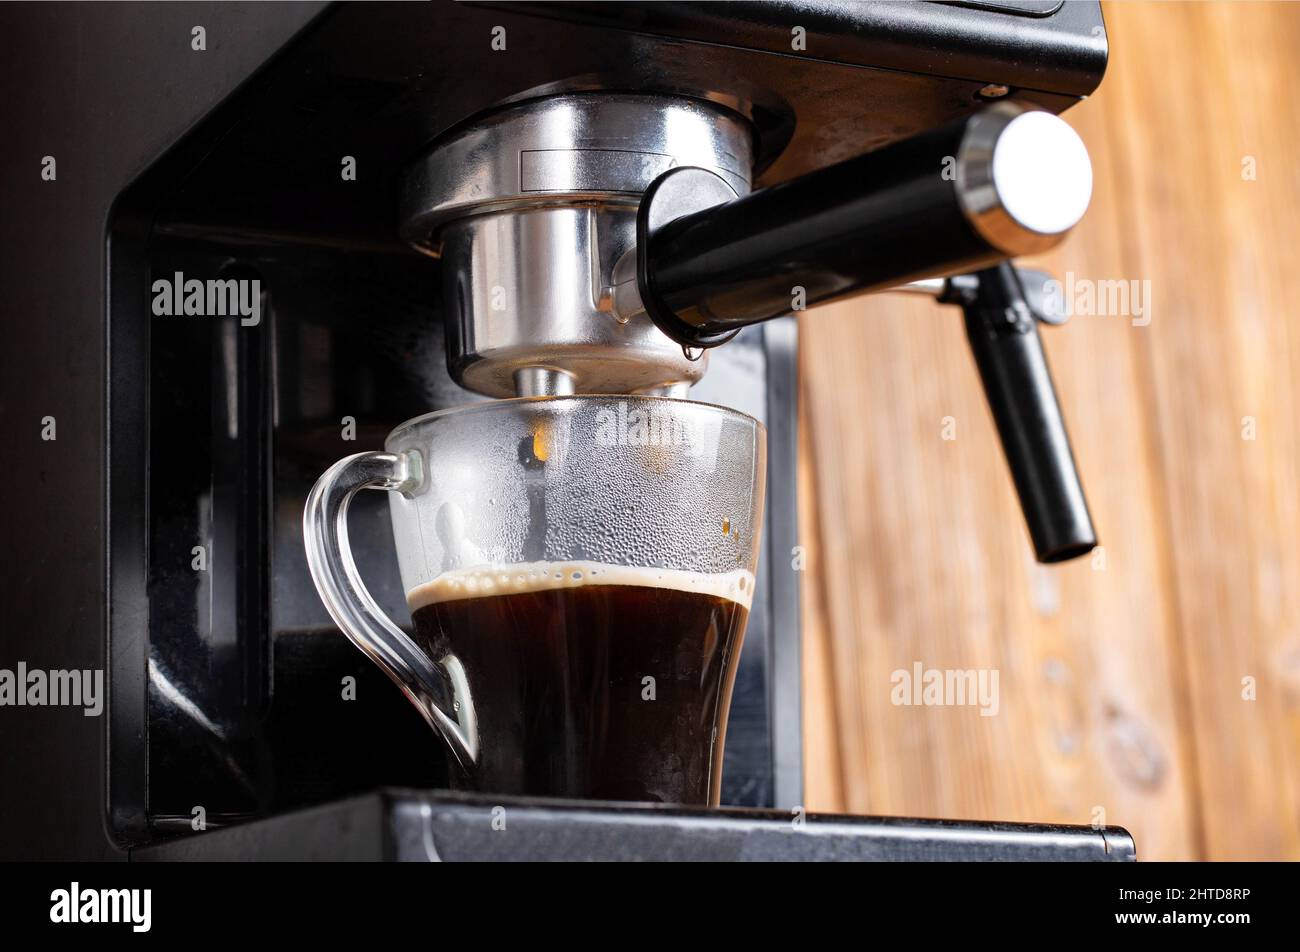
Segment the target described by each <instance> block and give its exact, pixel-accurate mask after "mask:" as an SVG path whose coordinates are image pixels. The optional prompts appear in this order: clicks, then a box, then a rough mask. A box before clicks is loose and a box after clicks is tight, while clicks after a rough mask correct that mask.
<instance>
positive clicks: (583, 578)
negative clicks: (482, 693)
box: [406, 561, 754, 612]
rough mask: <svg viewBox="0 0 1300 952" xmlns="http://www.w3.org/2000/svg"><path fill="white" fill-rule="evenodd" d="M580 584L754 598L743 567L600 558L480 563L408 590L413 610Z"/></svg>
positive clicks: (746, 601)
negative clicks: (691, 567)
mask: <svg viewBox="0 0 1300 952" xmlns="http://www.w3.org/2000/svg"><path fill="white" fill-rule="evenodd" d="M584 585H634V586H639V587H641V588H666V589H671V590H673V591H677V592H698V593H699V594H701V595H713V596H715V597H717V598H722V599H726V600H727V601H732V602H735V603H736V604H737V605H740V606H741V607H742V608H744V609H745V610H746V611H748V610H749V606H750V602H751V601H752V600H753V597H754V575H753V573H752V572H750V571H748V570H747V569H736V570H735V571H732V572H723V573H719V574H710V573H708V572H688V571H685V570H683V569H656V568H646V567H644V566H636V565H609V564H606V563H604V562H585V561H574V562H524V563H520V564H519V565H482V566H475V567H474V568H468V569H455V570H453V571H451V572H444V573H443V574H442V575H439V576H438V577H437V578H435V579H434V580H433V581H431V582H425V583H424V584H423V585H417V586H416V587H415V588H413V589H411V591H409V592H407V594H406V604H407V605H408V606H409V607H410V609H411V611H412V612H415V611H418V610H419V609H421V608H424V607H425V606H426V605H432V604H435V603H437V602H449V601H453V600H455V599H459V598H484V597H487V596H492V595H523V594H527V593H530V592H548V591H553V590H559V589H565V588H581V587H582V586H584Z"/></svg>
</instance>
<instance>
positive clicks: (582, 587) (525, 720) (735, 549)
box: [303, 396, 766, 805]
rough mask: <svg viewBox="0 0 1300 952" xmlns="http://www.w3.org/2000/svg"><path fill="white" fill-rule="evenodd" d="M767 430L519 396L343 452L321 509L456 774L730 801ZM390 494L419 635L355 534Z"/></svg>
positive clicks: (352, 612)
mask: <svg viewBox="0 0 1300 952" xmlns="http://www.w3.org/2000/svg"><path fill="white" fill-rule="evenodd" d="M765 472H766V434H765V431H764V429H763V426H762V424H760V423H759V422H758V421H756V420H754V419H753V418H752V417H749V416H746V415H745V414H742V413H739V412H736V411H734V410H730V409H726V408H723V407H718V406H713V405H710V404H703V403H697V402H692V401H686V400H677V399H672V398H668V397H648V396H566V397H541V398H520V399H513V400H498V401H491V402H485V403H480V404H472V405H469V406H464V407H458V408H455V409H451V410H443V411H439V412H436V413H431V414H428V415H426V416H422V417H418V418H416V419H413V420H410V421H408V422H406V423H404V424H402V425H401V426H399V427H398V428H397V429H395V430H394V431H393V432H392V433H391V434H389V436H388V438H387V440H386V441H385V449H384V452H382V453H381V452H371V453H360V454H357V455H355V456H350V457H348V458H346V459H343V460H340V461H339V462H338V463H336V464H335V465H334V466H332V467H331V468H330V469H329V470H327V471H326V472H325V473H324V475H322V476H321V478H320V479H319V481H318V482H317V484H316V486H315V487H314V488H313V490H312V492H311V495H310V496H309V498H308V501H307V507H306V511H305V513H304V520H303V525H304V536H305V541H306V546H307V557H308V563H309V565H310V568H311V573H312V577H313V580H314V581H315V583H316V587H317V590H318V591H319V592H320V595H321V598H322V600H323V601H324V603H325V605H326V607H327V608H328V609H329V612H330V614H331V615H332V616H333V618H334V620H335V622H337V624H338V625H339V627H340V628H341V629H342V630H343V632H344V633H345V634H346V635H347V636H348V637H349V638H350V639H351V640H352V641H353V642H354V643H355V644H356V645H357V646H358V647H359V648H360V649H361V650H362V651H364V652H365V653H366V654H367V655H368V656H369V657H370V658H371V659H372V660H374V661H375V662H376V663H377V664H378V665H379V666H380V667H381V668H382V669H383V670H384V671H385V672H387V674H388V675H389V676H390V677H391V678H392V679H393V680H394V681H395V682H396V683H397V684H398V686H399V687H401V689H402V690H403V692H404V693H405V694H406V696H407V697H408V698H409V699H410V700H411V701H412V702H413V703H414V704H415V706H416V707H417V708H418V709H419V710H420V712H421V714H423V715H424V717H425V719H426V720H427V721H428V722H429V724H430V725H431V726H432V727H434V728H435V729H436V730H437V731H438V732H439V733H440V734H441V735H442V736H443V737H444V738H445V739H446V741H447V743H448V744H449V745H450V748H451V751H452V753H453V754H454V759H455V763H456V765H457V767H458V769H457V771H456V775H455V778H454V785H456V786H458V787H462V788H465V789H470V790H478V791H483V792H491V793H502V794H518V795H531V796H544V797H562V798H577V799H605V800H636V801H652V802H660V803H678V804H698V805H704V804H708V805H716V804H717V803H718V797H719V791H720V788H721V768H722V753H723V743H724V739H725V735H726V727H727V712H728V708H729V705H730V702H731V692H732V686H733V683H734V680H735V673H736V666H737V663H738V660H739V656H740V649H741V644H742V640H743V637H744V629H745V622H746V620H747V618H748V614H749V607H750V602H751V599H752V598H753V592H754V572H755V570H756V567H757V559H758V551H759V548H758V546H759V532H760V529H761V525H762V511H763V494H764V475H765ZM362 488H375V489H385V490H389V491H390V502H391V511H392V524H393V535H394V538H395V542H396V545H397V556H398V565H399V568H400V571H401V577H402V583H403V588H404V590H405V592H406V597H407V603H408V605H409V607H410V609H411V620H412V630H411V634H409V635H408V634H406V633H405V632H403V631H402V630H401V629H400V628H399V627H398V626H397V625H396V624H394V623H393V621H392V620H391V619H389V618H388V617H387V616H385V615H384V613H383V612H382V611H381V610H380V609H379V607H378V606H377V605H376V604H375V602H374V600H373V599H372V598H371V596H370V595H369V593H368V592H367V591H366V589H365V585H364V584H363V582H362V581H361V577H360V574H359V572H358V569H357V566H356V565H355V563H354V562H353V559H352V555H351V553H350V551H349V548H348V542H347V509H348V502H349V500H350V499H351V497H352V495H353V494H354V493H355V492H356V491H357V490H358V489H362Z"/></svg>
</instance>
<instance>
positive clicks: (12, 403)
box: [0, 0, 1113, 858]
mask: <svg viewBox="0 0 1300 952" xmlns="http://www.w3.org/2000/svg"><path fill="white" fill-rule="evenodd" d="M0 22H3V23H4V24H5V25H6V29H5V31H4V33H5V35H6V36H7V38H8V39H9V41H10V44H11V46H12V52H11V53H10V55H9V56H8V57H7V61H6V63H5V66H4V67H3V68H4V70H5V74H6V99H7V100H8V101H9V102H10V105H11V107H13V113H12V115H11V118H10V120H9V122H8V125H9V128H10V133H11V135H10V137H9V141H8V143H7V144H6V145H5V146H4V147H3V149H4V151H3V157H4V172H5V176H4V178H5V185H4V188H5V190H6V201H5V208H6V214H5V216H4V218H3V221H0V229H3V241H4V245H3V246H4V255H3V268H4V271H5V278H6V280H5V281H4V287H5V288H6V292H7V293H6V303H5V316H4V321H5V327H6V330H7V331H8V332H9V335H10V341H11V346H10V348H8V353H7V356H6V368H5V374H4V376H5V395H4V402H3V405H2V406H0V413H2V414H3V416H4V419H5V422H6V423H7V424H9V425H10V430H9V432H12V433H15V434H20V436H19V437H18V443H17V445H18V446H20V447H22V448H23V450H24V451H23V452H22V453H20V454H17V456H18V457H20V458H21V459H22V460H24V461H26V462H25V463H24V465H22V466H18V465H15V464H12V463H11V465H10V466H7V467H5V476H4V479H5V485H4V498H5V499H6V500H7V508H8V509H9V511H10V514H9V517H8V519H7V522H8V525H9V533H8V538H7V539H6V543H7V544H6V545H5V546H4V547H3V551H4V553H5V554H4V558H5V560H6V562H7V563H8V567H7V568H6V569H5V570H4V572H3V573H2V577H3V580H4V582H3V584H4V586H5V597H4V599H3V602H2V603H0V613H2V614H3V618H2V619H0V630H3V632H4V634H3V657H0V666H3V667H13V666H14V665H15V664H16V663H17V662H18V661H20V660H21V661H24V662H26V663H28V664H30V665H32V666H34V667H42V668H48V669H56V668H61V669H88V670H101V671H103V672H104V681H105V684H106V686H107V690H108V699H107V704H106V706H105V709H104V711H103V714H102V715H101V716H99V717H83V716H82V714H81V712H80V711H79V710H48V709H46V710H38V709H28V710H25V711H24V710H6V711H5V712H4V715H3V718H2V719H0V762H3V763H4V764H5V766H6V774H7V775H8V776H9V777H10V778H14V777H19V778H28V779H27V780H25V781H23V782H19V783H13V782H11V783H9V784H6V789H5V791H4V792H3V793H2V794H0V828H2V829H3V836H2V837H0V839H2V840H3V842H4V844H5V852H6V853H7V854H10V855H14V856H31V857H85V858H89V857H122V856H125V855H127V852H128V851H129V850H130V849H132V848H137V847H147V846H149V845H150V844H158V843H165V842H168V841H173V840H174V839H175V838H185V837H189V836H192V835H193V834H195V833H196V832H199V831H201V832H202V833H203V835H211V834H212V831H216V830H220V829H222V828H225V827H229V826H232V825H236V824H241V823H245V822H246V821H250V820H259V825H258V826H249V827H245V829H248V830H253V831H254V832H253V834H252V835H253V836H254V837H257V836H258V835H259V834H258V833H257V832H256V831H257V830H258V829H259V828H260V829H264V830H266V831H267V832H266V834H265V837H264V840H263V842H264V843H272V842H276V843H278V842H279V840H278V839H277V833H276V832H275V827H274V824H275V822H276V821H275V817H277V816H278V815H280V814H283V813H286V812H290V811H295V810H298V809H300V808H306V807H312V806H317V805H322V804H327V803H337V802H338V801H341V800H345V799H346V798H350V797H359V796H361V795H365V794H368V793H370V792H371V791H374V790H377V789H381V788H390V787H402V788H414V789H421V790H431V789H438V788H440V787H443V786H445V785H446V783H447V764H446V758H445V755H444V752H443V750H442V741H441V740H440V739H439V738H437V737H435V736H434V735H433V734H432V733H431V732H430V731H429V729H428V728H427V726H426V725H425V724H424V722H423V721H422V720H421V719H420V718H419V716H418V714H417V713H416V712H415V711H414V709H412V708H411V707H410V705H409V704H408V703H407V702H406V701H405V699H403V698H402V697H401V695H400V693H399V692H398V690H397V689H396V688H395V687H394V686H393V685H391V684H390V683H389V682H388V681H387V680H386V679H385V678H384V677H383V675H382V674H381V672H380V671H379V670H378V669H377V668H376V667H374V665H372V664H371V663H370V662H369V661H368V660H367V659H366V658H364V657H363V656H362V655H361V653H360V652H358V651H357V650H356V649H354V648H353V647H352V646H351V644H350V643H348V642H347V640H346V639H345V638H344V637H343V636H342V635H341V634H340V633H339V632H338V630H337V629H336V628H335V627H334V625H333V623H332V622H331V621H330V619H329V617H328V615H327V614H326V612H325V609H324V607H323V606H322V604H321V602H320V600H319V598H318V597H317V595H316V592H315V590H314V588H313V586H312V583H311V579H310V577H309V575H308V572H307V566H306V562H305V557H304V554H303V545H302V538H301V513H302V508H303V501H304V499H305V497H306V494H307V492H308V491H309V490H310V488H311V485H312V483H313V481H314V480H315V478H316V476H317V475H319V473H320V472H321V471H322V470H323V469H324V468H325V467H327V466H328V465H329V464H330V463H332V462H333V461H334V460H336V459H338V458H339V457H340V456H343V455H346V454H348V453H351V452H358V451H360V450H364V449H372V448H376V447H378V446H380V445H381V444H382V441H383V438H384V436H385V434H386V433H387V432H388V431H389V430H390V429H391V428H392V427H393V426H394V425H396V424H397V423H399V422H401V421H402V420H405V419H407V418H409V417H412V416H415V415H418V414H420V413H423V412H426V411H428V410H431V409H438V408H442V407H447V406H454V405H457V404H461V403H465V402H469V401H472V400H477V399H482V398H481V397H477V396H475V395H473V394H471V393H469V392H467V391H465V390H462V389H461V388H460V387H459V386H457V384H456V383H455V382H454V381H453V380H452V378H451V377H450V376H449V374H448V371H447V368H446V361H445V358H444V340H443V326H442V320H441V315H440V313H439V308H440V300H441V296H440V293H439V290H438V289H439V286H440V281H441V275H440V274H439V269H440V267H441V264H440V262H438V261H436V260H434V259H431V258H429V257H426V256H423V255H420V254H417V253H416V252H415V251H413V250H412V249H411V248H410V247H408V246H407V245H406V244H405V243H404V242H403V241H402V240H401V239H400V237H399V235H398V228H397V225H398V212H397V208H398V202H399V196H398V189H399V179H400V175H401V172H402V169H403V168H404V167H405V166H406V165H407V163H409V162H410V161H411V160H412V159H413V158H414V157H415V156H417V155H418V154H420V153H421V151H422V150H424V149H425V148H426V147H427V146H428V144H429V143H430V142H432V141H434V140H435V139H437V138H438V137H439V136H442V135H444V134H446V133H448V132H449V131H454V130H455V129H456V128H457V127H458V126H460V125H462V124H463V123H465V122H466V121H467V120H468V119H470V118H471V117H473V116H476V115H479V114H482V113H484V112H485V111H488V110H492V109H497V108H501V107H504V106H507V105H509V104H513V103H518V102H524V101H527V100H530V99H535V98H538V97H541V96H549V95H555V94H559V93H570V92H593V91H602V90H608V91H613V92H623V93H626V92H634V93H645V92H649V93H659V94H671V95H679V96H687V97H692V98H696V99H703V100H707V101H710V102H713V103H716V104H719V105H722V106H725V107H726V108H728V109H732V110H734V111H736V112H738V113H740V114H741V115H743V116H744V117H745V118H746V119H747V120H748V121H749V122H750V123H751V124H752V127H753V129H754V133H755V163H756V164H755V184H756V185H758V186H765V185H773V184H777V183H780V182H784V181H787V180H789V179H792V178H794V177H796V176H800V175H803V174H805V173H808V172H812V171H815V170H818V169H820V168H823V167H825V166H828V165H830V164H832V163H835V162H838V161H841V160H844V159H848V158H851V157H853V156H857V155H860V154H862V153H865V152H868V151H871V150H874V149H877V148H880V147H881V146H884V145H886V144H889V143H891V142H894V141H896V140H901V139H905V138H907V137H909V136H912V135H914V134H917V133H920V132H924V131H926V130H928V129H932V128H934V127H936V126H940V125H942V124H943V123H945V122H948V121H950V120H953V119H956V118H959V117H962V116H964V115H967V114H970V113H972V112H973V111H976V110H979V109H980V108H981V107H982V106H984V105H986V104H987V103H988V101H989V98H990V97H994V98H1003V97H1009V98H1012V99H1015V100H1018V101H1021V102H1024V103H1028V104H1033V105H1036V106H1038V107H1041V108H1044V109H1046V110H1048V111H1050V112H1060V111H1062V110H1064V109H1066V108H1068V107H1069V106H1070V105H1072V104H1073V103H1075V102H1077V101H1078V100H1079V99H1080V98H1082V97H1084V96H1086V95H1088V94H1089V93H1090V92H1091V91H1092V90H1093V89H1094V88H1095V87H1096V86H1097V84H1098V83H1099V82H1100V79H1101V75H1102V72H1103V71H1104V68H1105V62H1106V38H1105V33H1104V29H1103V26H1102V21H1101V14H1100V9H1099V6H1098V4H1096V3H1092V2H1074V3H1066V4H1063V5H1062V4H1061V3H1059V2H1050V0H1048V2H1028V3H1010V2H969V3H963V4H939V3H929V2H897V3H896V2H889V3H826V2H775V3H751V2H734V3H728V4H716V3H655V4H645V5H641V4H622V3H545V2H543V3H491V4H459V3H449V2H448V3H441V2H439V3H427V4H414V3H411V4H407V3H400V4H399V3H393V4H383V3H381V4H331V5H320V4H248V5H244V4H193V5H158V6H155V5H133V4H124V5H104V6H99V7H96V6H93V5H87V6H78V7H76V8H73V9H62V10H60V9H57V8H56V9H43V10H42V9H37V8H35V7H25V6H22V7H12V6H9V7H7V8H6V9H4V10H3V11H0ZM47 156H52V157H54V158H55V159H56V161H57V176H56V178H55V179H54V180H52V181H43V180H42V179H41V177H40V174H39V173H40V170H41V168H43V167H44V166H43V165H42V162H43V160H44V158H45V157H47ZM29 180H30V181H29ZM11 193H12V194H11ZM159 277H165V278H168V279H172V278H176V279H177V280H198V281H202V282H208V281H224V280H231V279H239V280H245V281H254V280H255V281H257V282H258V286H259V288H260V299H259V301H258V308H257V314H258V317H257V320H256V322H253V321H251V320H249V319H247V318H245V319H242V320H241V317H240V316H239V315H232V316H227V317H217V318H213V317H198V316H185V315H184V314H159V313H158V310H159V308H158V307H157V306H156V303H155V301H154V294H153V292H152V290H151V288H152V287H153V282H154V281H155V280H156V279H158V278H159ZM795 345H796V338H795V330H794V325H793V319H791V318H783V319H780V320H775V321H769V322H767V323H765V324H762V325H756V326H753V327H748V328H746V329H744V330H743V331H742V332H741V333H740V335H739V336H738V337H737V338H736V340H735V341H733V342H731V343H729V344H728V345H727V346H725V347H722V348H719V349H717V350H716V351H714V352H713V353H712V354H711V360H712V364H711V369H710V370H709V373H708V375H707V376H706V378H705V379H704V380H703V382H701V383H700V384H699V385H698V386H696V387H695V388H694V389H693V390H692V391H691V396H692V398H693V399H700V400H706V401H711V402H716V403H722V404H726V405H729V406H733V407H736V408H738V409H741V410H744V411H746V412H748V413H751V414H752V415H754V416H756V417H758V418H760V419H761V420H763V421H764V423H765V424H766V425H767V427H768V431H769V473H768V499H767V521H766V527H765V530H764V551H763V555H762V560H761V570H760V576H759V579H758V588H757V596H756V598H755V602H754V608H753V611H752V614H751V617H750V623H749V630H748V636H747V638H746V643H745V649H744V653H743V657H742V661H741V666H740V671H739V676H738V681H737V687H736V694H735V699H734V702H733V708H732V713H731V718H730V727H729V736H728V741H727V748H726V765H725V771H724V786H723V796H722V802H723V804H724V806H735V807H762V808H777V809H781V810H789V809H791V808H796V807H797V806H798V805H799V804H800V803H801V801H802V773H803V756H802V749H801V725H800V710H801V699H800V670H799V655H800V632H799V604H798V598H799V566H800V560H799V559H798V545H799V537H798V532H797V527H796V523H795V512H796V501H797V484H796V478H795V477H796V456H795V453H796V429H795V419H796V399H795V353H796V352H795ZM47 417H50V418H53V419H54V420H55V421H56V423H57V438H56V439H53V440H51V439H47V438H43V436H42V434H43V433H45V432H46V428H45V427H44V426H43V423H42V421H44V420H45V419H46V418H47ZM29 438H30V444H31V445H29ZM14 462H15V463H16V462H17V460H15V461H14ZM366 496H369V497H371V498H364V497H366ZM18 500H23V501H22V502H21V503H20V502H18ZM351 531H352V545H353V549H354V551H355V552H356V555H357V560H358V562H359V564H361V565H362V566H363V572H364V574H365V576H366V578H367V582H368V584H369V586H370V589H371V591H372V593H373V594H374V595H375V597H376V599H377V600H378V602H379V603H380V605H381V606H383V607H384V608H386V609H388V610H389V611H390V613H391V614H392V615H393V616H394V617H395V618H399V619H402V618H405V617H406V612H405V607H404V600H403V597H402V591H401V585H400V582H399V580H398V577H397V570H396V560H395V557H394V555H393V552H392V542H391V532H390V529H389V525H388V508H387V504H386V501H385V500H384V498H383V496H382V494H377V493H376V494H363V497H360V498H358V500H357V501H356V503H355V504H354V514H353V517H352V521H351ZM363 799H364V798H363ZM331 809H337V807H332V808H331ZM625 814H626V809H624V810H618V811H611V813H610V815H611V817H619V816H623V815H625ZM266 818H270V819H266ZM587 820H588V821H589V820H590V818H589V817H588V818H587ZM314 835H318V836H327V835H328V834H327V833H325V832H318V833H316V834H314ZM846 835H848V834H846ZM290 839H292V838H290ZM244 842H245V843H247V842H249V841H248V840H247V838H245V840H244ZM1112 845H1113V844H1112ZM298 846H299V847H301V843H299V844H298ZM155 848H156V846H155ZM286 849H287V847H286ZM1108 851H1109V848H1108ZM253 852H259V851H258V850H253ZM275 852H276V851H275V850H274V849H269V848H268V849H263V850H261V851H260V855H267V854H268V853H269V854H272V855H274V854H275ZM308 852H310V850H309V851H308Z"/></svg>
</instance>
